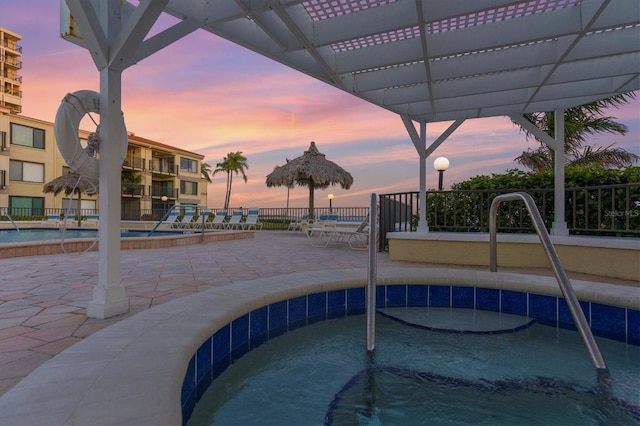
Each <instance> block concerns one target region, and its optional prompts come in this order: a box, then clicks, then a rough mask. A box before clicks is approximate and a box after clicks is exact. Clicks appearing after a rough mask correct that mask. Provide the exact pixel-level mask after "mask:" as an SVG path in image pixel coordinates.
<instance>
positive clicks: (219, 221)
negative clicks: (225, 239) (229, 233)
mask: <svg viewBox="0 0 640 426" xmlns="http://www.w3.org/2000/svg"><path fill="white" fill-rule="evenodd" d="M226 219H227V211H226V210H223V211H217V212H216V215H215V216H214V217H213V220H212V221H211V222H205V223H206V226H207V229H224V227H225V224H226V222H225V220H226Z"/></svg>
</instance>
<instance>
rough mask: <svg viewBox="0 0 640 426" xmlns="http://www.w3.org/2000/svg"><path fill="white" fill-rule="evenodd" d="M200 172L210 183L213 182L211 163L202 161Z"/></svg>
mask: <svg viewBox="0 0 640 426" xmlns="http://www.w3.org/2000/svg"><path fill="white" fill-rule="evenodd" d="M200 174H201V175H202V177H203V178H204V179H205V180H206V181H207V182H209V183H212V182H213V181H212V180H211V165H210V164H208V163H200Z"/></svg>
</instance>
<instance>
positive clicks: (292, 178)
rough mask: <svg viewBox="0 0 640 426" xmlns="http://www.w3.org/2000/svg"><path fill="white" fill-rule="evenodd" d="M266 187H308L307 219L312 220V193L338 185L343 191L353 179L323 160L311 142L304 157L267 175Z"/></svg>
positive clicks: (331, 163)
mask: <svg viewBox="0 0 640 426" xmlns="http://www.w3.org/2000/svg"><path fill="white" fill-rule="evenodd" d="M266 183H267V186H268V187H272V186H286V187H291V186H293V184H294V183H297V184H298V185H301V186H308V187H309V219H313V191H314V189H316V188H318V189H324V188H327V187H328V186H329V185H338V184H339V185H340V186H342V188H343V189H349V188H351V184H353V177H352V176H351V173H349V172H347V171H346V170H345V169H343V168H342V167H340V166H338V165H337V164H336V163H334V162H333V161H329V160H327V159H326V158H325V155H324V154H322V153H320V152H319V151H318V148H316V143H315V142H311V145H310V146H309V149H308V150H307V151H305V152H304V155H302V156H300V157H298V158H294V159H293V160H290V161H288V162H287V164H285V165H283V166H276V168H275V169H274V170H273V172H271V173H270V174H268V175H267V182H266Z"/></svg>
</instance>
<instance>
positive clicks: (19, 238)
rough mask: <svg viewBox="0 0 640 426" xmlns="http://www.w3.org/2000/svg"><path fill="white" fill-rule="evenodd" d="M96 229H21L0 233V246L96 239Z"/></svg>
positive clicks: (159, 233)
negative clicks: (30, 242) (29, 242)
mask: <svg viewBox="0 0 640 426" xmlns="http://www.w3.org/2000/svg"><path fill="white" fill-rule="evenodd" d="M97 232H98V230H97V229H66V230H63V229H47V228H43V229H21V230H20V231H19V232H18V231H15V230H2V231H0V244H2V243H17V242H27V241H52V240H61V239H63V238H64V239H72V238H96V236H97V235H98V234H97ZM181 234H183V232H181V231H155V232H154V233H153V234H152V236H155V237H159V236H166V235H181ZM120 236H121V238H131V237H147V236H149V231H148V230H138V231H137V230H129V231H122V232H121V233H120Z"/></svg>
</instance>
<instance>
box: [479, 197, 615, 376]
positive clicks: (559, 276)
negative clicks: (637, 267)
mask: <svg viewBox="0 0 640 426" xmlns="http://www.w3.org/2000/svg"><path fill="white" fill-rule="evenodd" d="M510 200H521V201H523V202H524V204H525V206H526V207H527V210H528V211H529V215H530V216H531V221H532V222H533V226H534V228H535V230H536V232H537V234H538V237H539V238H540V242H541V243H542V247H543V248H544V251H545V253H546V254H547V258H548V259H549V261H550V262H551V266H552V268H553V272H554V274H555V276H556V280H557V281H558V284H559V285H560V290H561V291H562V294H563V296H564V298H565V300H566V302H567V305H568V306H569V311H570V312H571V316H572V317H573V321H574V322H575V324H576V327H577V329H578V332H579V333H580V337H581V338H582V341H583V342H584V345H585V346H586V348H587V352H588V353H589V357H590V358H591V363H592V364H593V366H594V367H595V368H596V369H597V370H607V365H606V364H605V362H604V358H603V357H602V355H601V354H600V349H599V348H598V344H597V343H596V341H595V339H594V337H593V333H592V332H591V328H589V324H588V323H587V319H586V318H585V316H584V312H582V309H581V308H580V303H579V302H578V298H577V297H576V295H575V292H574V291H573V287H572V286H571V282H570V281H569V278H568V277H567V274H566V273H565V271H564V268H563V267H562V264H561V263H560V258H559V257H558V253H557V252H556V249H555V247H554V246H553V243H552V242H551V238H550V237H549V233H548V232H547V228H546V227H545V225H544V222H543V221H542V217H541V216H540V212H539V211H538V208H537V207H536V204H535V202H534V201H533V198H532V197H531V196H530V195H529V194H527V193H525V192H513V193H510V194H503V195H498V196H497V197H495V198H494V199H493V201H492V202H491V208H490V209H489V238H490V240H489V250H490V253H489V256H490V268H491V272H496V271H497V270H498V261H497V243H496V217H497V215H498V206H499V205H500V203H501V202H502V201H510ZM599 373H600V372H599ZM599 375H600V374H599Z"/></svg>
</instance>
